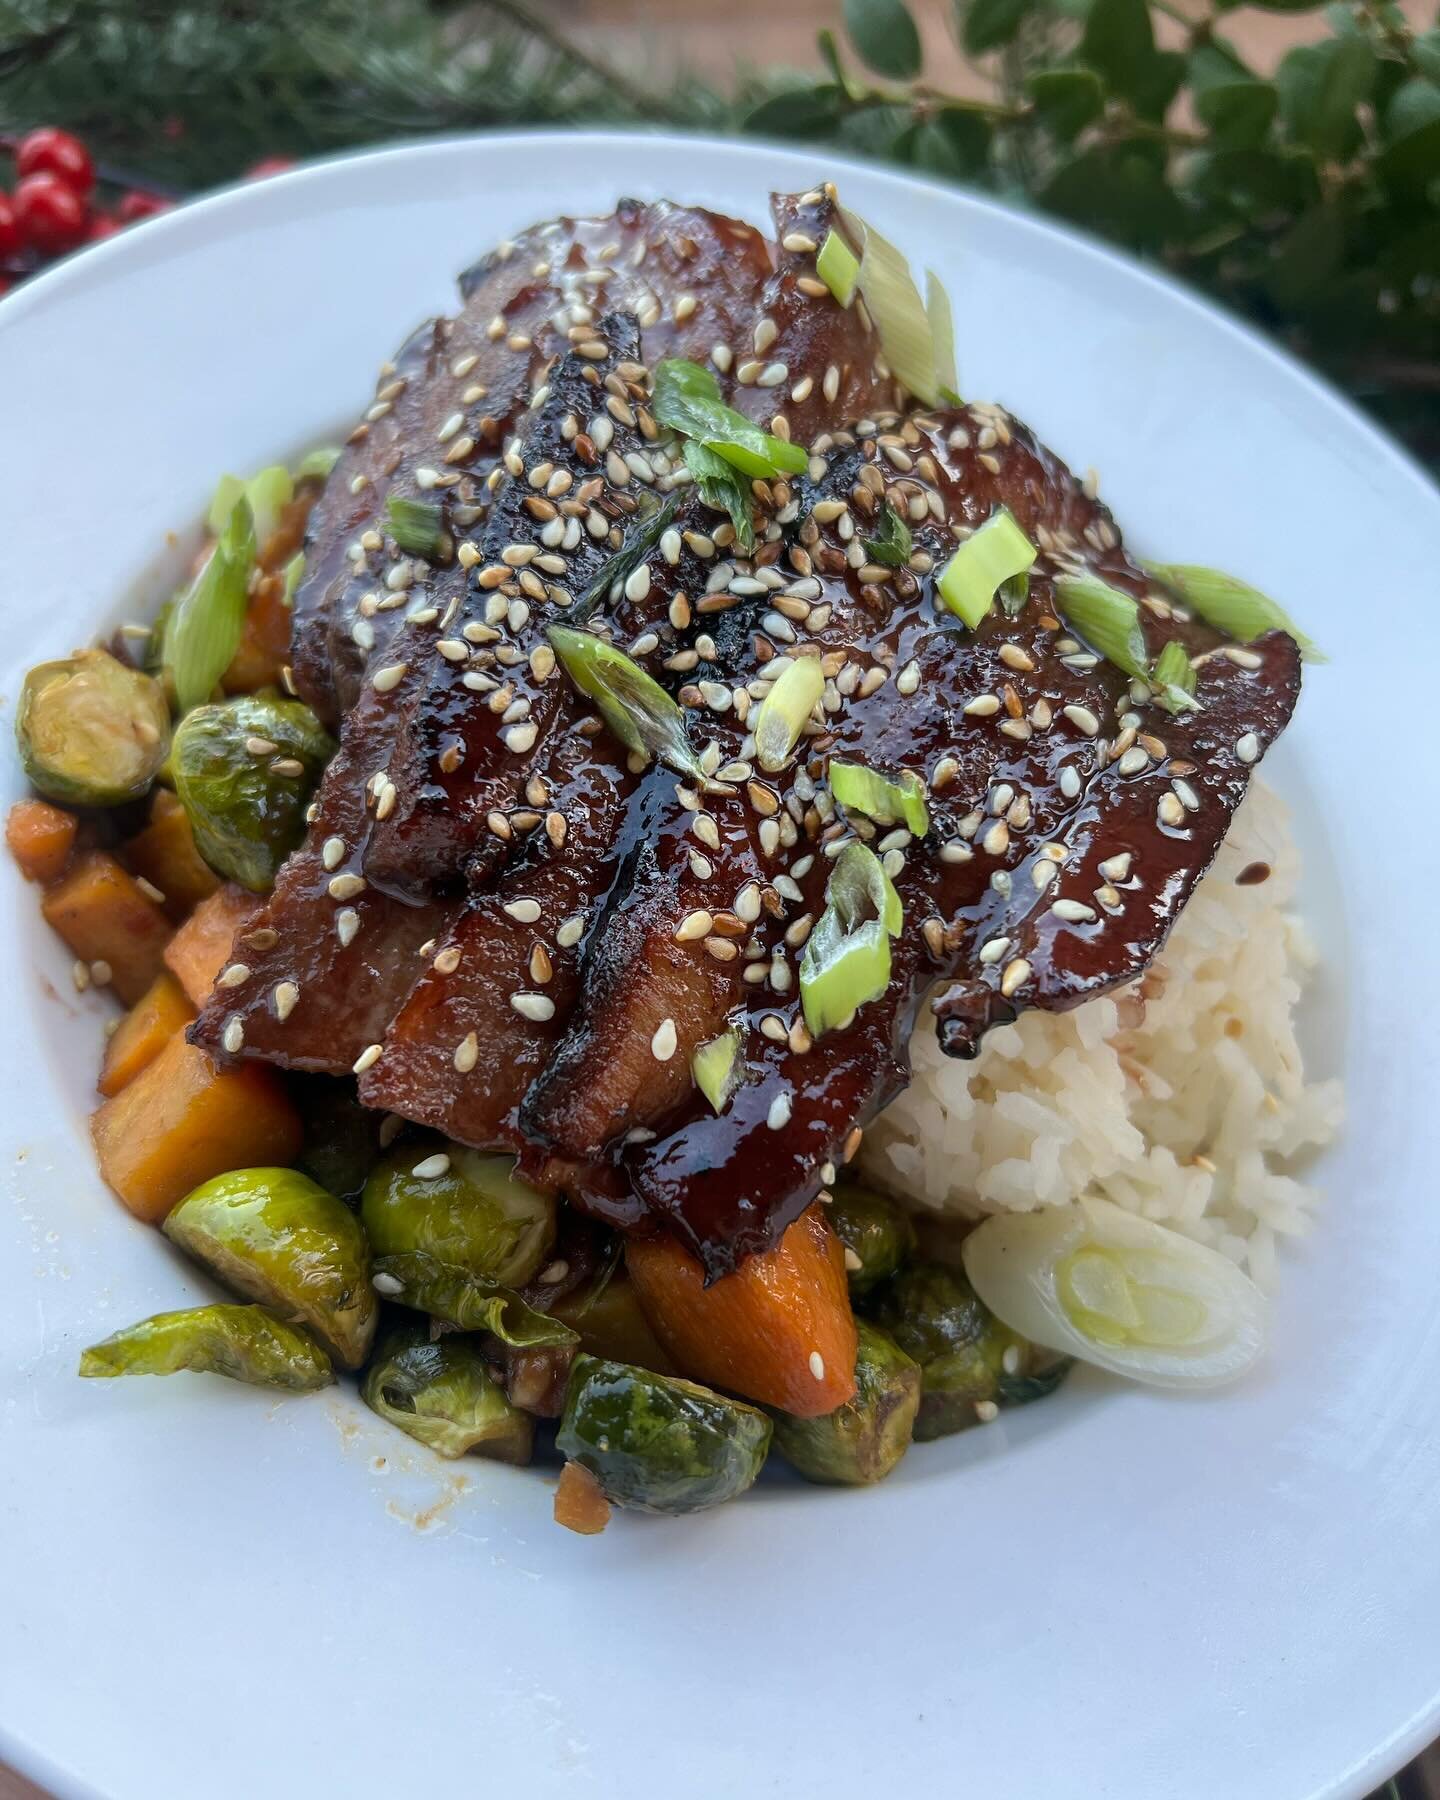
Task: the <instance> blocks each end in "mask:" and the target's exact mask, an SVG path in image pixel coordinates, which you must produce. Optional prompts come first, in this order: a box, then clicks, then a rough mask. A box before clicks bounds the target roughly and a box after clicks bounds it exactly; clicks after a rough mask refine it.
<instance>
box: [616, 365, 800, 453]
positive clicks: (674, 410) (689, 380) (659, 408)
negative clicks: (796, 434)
mask: <svg viewBox="0 0 1440 1800" xmlns="http://www.w3.org/2000/svg"><path fill="white" fill-rule="evenodd" d="M651 410H652V411H653V412H654V414H655V417H656V418H657V419H658V420H659V421H660V423H661V424H662V425H668V426H669V427H670V429H671V430H672V431H678V432H679V433H680V434H681V435H682V436H683V437H687V438H693V439H694V440H695V442H696V443H699V444H703V445H704V446H705V448H706V449H707V450H713V451H714V453H715V454H716V455H717V456H722V457H724V459H725V461H726V462H728V463H730V464H732V465H733V466H734V467H735V468H737V469H738V470H739V471H740V473H741V474H742V475H749V476H752V477H758V478H759V479H761V480H769V479H771V478H772V477H774V476H776V475H785V474H789V475H798V474H800V473H801V471H802V470H803V469H804V468H805V467H806V465H807V464H808V463H809V461H810V457H809V454H808V453H807V451H806V450H805V449H804V447H803V446H802V445H800V444H789V443H786V441H785V439H784V438H778V437H772V436H771V435H770V433H769V432H768V431H761V429H760V427H759V426H758V425H752V424H751V423H750V421H749V420H748V419H747V418H745V417H744V415H743V414H741V413H738V412H736V411H735V409H734V408H733V407H730V406H726V405H725V403H724V401H723V400H721V398H720V389H719V387H718V386H717V384H716V381H715V377H714V376H713V375H712V374H711V373H710V371H709V370H708V369H702V368H701V367H700V365H699V363H692V362H682V361H681V360H680V359H679V358H677V357H673V356H672V357H669V358H667V359H666V361H664V362H662V363H657V364H656V367H655V391H654V394H653V397H652V399H651Z"/></svg>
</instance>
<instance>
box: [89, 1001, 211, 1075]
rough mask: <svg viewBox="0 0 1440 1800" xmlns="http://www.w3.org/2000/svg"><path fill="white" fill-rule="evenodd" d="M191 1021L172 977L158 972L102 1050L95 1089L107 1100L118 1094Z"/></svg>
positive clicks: (192, 1014)
mask: <svg viewBox="0 0 1440 1800" xmlns="http://www.w3.org/2000/svg"><path fill="white" fill-rule="evenodd" d="M194 1017H195V1008H194V1007H193V1006H191V1004H190V1002H189V1001H188V1000H187V999H186V998H185V990H184V989H183V988H182V987H181V985H180V983H179V982H178V981H177V980H176V979H175V977H174V976H173V975H171V974H169V973H167V972H164V971H162V972H161V973H160V974H159V975H157V976H156V977H155V980H154V983H153V984H152V985H151V987H150V988H149V989H148V990H147V991H146V992H145V993H144V994H143V995H142V996H141V997H140V999H138V1000H137V1001H136V1002H135V1004H134V1005H133V1006H132V1007H131V1008H130V1010H129V1012H128V1013H126V1015H125V1017H124V1018H123V1019H122V1020H121V1021H120V1023H119V1025H118V1026H117V1027H116V1030H115V1032H114V1035H113V1036H112V1037H111V1039H110V1041H109V1043H108V1044H106V1046H105V1061H104V1064H103V1066H102V1067H101V1070H100V1080H99V1083H98V1085H99V1088H100V1092H101V1093H102V1094H105V1095H107V1096H109V1095H111V1094H118V1093H119V1092H120V1090H121V1088H123V1087H126V1086H128V1085H129V1083H130V1082H132V1081H133V1080H134V1079H135V1077H136V1076H137V1075H138V1074H139V1073H140V1071H141V1070H142V1069H144V1068H148V1067H149V1065H150V1064H151V1063H152V1062H154V1060H155V1058H156V1057H157V1056H158V1055H159V1054H160V1052H161V1051H162V1050H163V1049H164V1048H165V1046H166V1045H167V1044H168V1043H169V1042H170V1040H171V1038H173V1037H174V1035H175V1033H176V1032H177V1031H180V1030H182V1029H183V1028H184V1027H185V1026H186V1025H188V1024H189V1022H190V1021H191V1019H193V1018H194Z"/></svg>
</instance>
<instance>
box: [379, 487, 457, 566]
mask: <svg viewBox="0 0 1440 1800" xmlns="http://www.w3.org/2000/svg"><path fill="white" fill-rule="evenodd" d="M385 525H386V528H387V529H388V531H389V533H390V535H391V537H393V538H394V540H395V542H396V543H397V544H398V545H399V546H400V548H401V549H402V550H403V551H404V552H405V554H406V555H407V556H419V557H423V558H424V560H425V561H426V562H437V561H438V560H439V558H440V557H441V555H442V554H443V553H444V550H445V548H446V545H447V543H448V542H449V540H448V538H447V537H446V534H445V514H444V511H443V509H442V508H441V507H440V506H439V505H438V503H437V502H436V501H434V500H402V499H401V498H400V496H399V495H398V494H390V495H389V496H387V498H386V501H385Z"/></svg>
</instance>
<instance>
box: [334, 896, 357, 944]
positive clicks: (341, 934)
mask: <svg viewBox="0 0 1440 1800" xmlns="http://www.w3.org/2000/svg"><path fill="white" fill-rule="evenodd" d="M359 929H360V915H359V913H358V912H356V910H355V908H354V907H353V906H343V907H341V909H340V911H339V912H338V913H336V915H335V935H336V937H337V938H339V940H340V948H341V949H342V950H344V949H348V947H349V946H350V944H351V943H352V942H353V941H354V937H355V933H356V932H357V931H358V930H359Z"/></svg>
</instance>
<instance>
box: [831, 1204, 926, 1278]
mask: <svg viewBox="0 0 1440 1800" xmlns="http://www.w3.org/2000/svg"><path fill="white" fill-rule="evenodd" d="M825 1216H826V1218H827V1219H828V1220H829V1221H830V1225H831V1229H832V1230H833V1231H834V1233H835V1235H836V1237H838V1238H839V1240H840V1242H841V1243H842V1244H843V1245H844V1246H845V1252H846V1255H845V1271H846V1278H847V1279H848V1281H849V1283H850V1292H851V1294H866V1293H868V1292H869V1291H870V1289H871V1288H873V1287H876V1286H878V1285H879V1283H880V1282H882V1281H888V1280H889V1279H890V1277H891V1276H892V1275H893V1274H894V1273H895V1271H896V1270H897V1269H898V1268H899V1267H900V1265H901V1263H903V1262H904V1260H905V1258H906V1257H907V1256H909V1255H910V1254H911V1252H912V1251H913V1250H914V1248H915V1227H914V1226H913V1225H912V1224H911V1223H910V1220H909V1219H908V1218H907V1217H906V1215H905V1214H904V1213H903V1212H901V1210H900V1208H899V1207H898V1206H896V1205H895V1203H894V1202H893V1201H892V1200H887V1199H885V1197H884V1196H883V1195H882V1194H877V1193H875V1192H874V1191H873V1190H872V1189H870V1188H867V1187H861V1186H860V1184H859V1183H858V1182H855V1181H842V1182H840V1183H839V1184H838V1185H837V1187H836V1189H835V1198H834V1200H833V1201H832V1202H831V1204H830V1205H829V1206H828V1207H826V1209H825Z"/></svg>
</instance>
